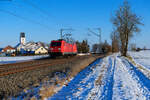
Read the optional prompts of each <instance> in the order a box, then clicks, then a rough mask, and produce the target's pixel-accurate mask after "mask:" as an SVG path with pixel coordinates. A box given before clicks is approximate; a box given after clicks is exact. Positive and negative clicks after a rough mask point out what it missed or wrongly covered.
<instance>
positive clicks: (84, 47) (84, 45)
mask: <svg viewBox="0 0 150 100" xmlns="http://www.w3.org/2000/svg"><path fill="white" fill-rule="evenodd" d="M76 44H77V50H78V53H88V52H89V50H90V47H89V45H88V41H87V40H83V41H82V42H79V41H76Z"/></svg>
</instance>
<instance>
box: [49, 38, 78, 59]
mask: <svg viewBox="0 0 150 100" xmlns="http://www.w3.org/2000/svg"><path fill="white" fill-rule="evenodd" d="M76 53H77V47H76V44H75V43H74V44H70V43H67V42H66V41H65V40H62V39H61V40H53V41H51V44H50V48H49V54H50V56H52V57H55V56H64V55H75V54H76Z"/></svg>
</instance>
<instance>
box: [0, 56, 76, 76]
mask: <svg viewBox="0 0 150 100" xmlns="http://www.w3.org/2000/svg"><path fill="white" fill-rule="evenodd" d="M74 58H75V57H72V58H70V59H66V58H63V59H46V60H35V61H29V62H22V63H17V64H7V65H0V77H2V76H6V75H10V74H15V73H19V72H24V71H30V70H35V69H40V68H44V67H49V66H52V65H56V64H63V63H66V62H67V61H70V60H72V59H74Z"/></svg>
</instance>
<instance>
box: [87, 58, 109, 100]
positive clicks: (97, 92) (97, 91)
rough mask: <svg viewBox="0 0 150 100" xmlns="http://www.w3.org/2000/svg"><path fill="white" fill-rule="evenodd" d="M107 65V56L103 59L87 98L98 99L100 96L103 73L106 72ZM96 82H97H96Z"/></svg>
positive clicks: (90, 99) (89, 99) (88, 99)
mask: <svg viewBox="0 0 150 100" xmlns="http://www.w3.org/2000/svg"><path fill="white" fill-rule="evenodd" d="M108 66H109V57H106V58H104V59H103V63H102V68H101V70H100V71H99V76H98V77H97V79H96V81H95V85H94V87H93V89H92V90H91V91H90V92H89V94H88V98H87V100H99V98H100V96H101V90H102V89H101V88H102V84H104V83H102V80H103V79H104V76H105V74H106V73H107V70H108ZM97 82H98V83H97Z"/></svg>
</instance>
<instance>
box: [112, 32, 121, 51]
mask: <svg viewBox="0 0 150 100" xmlns="http://www.w3.org/2000/svg"><path fill="white" fill-rule="evenodd" d="M110 38H111V40H112V52H119V40H118V35H117V32H116V31H113V32H112V33H111V36H110Z"/></svg>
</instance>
